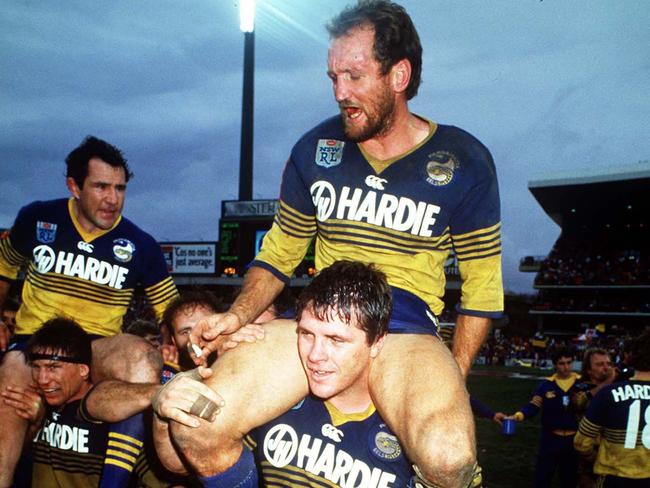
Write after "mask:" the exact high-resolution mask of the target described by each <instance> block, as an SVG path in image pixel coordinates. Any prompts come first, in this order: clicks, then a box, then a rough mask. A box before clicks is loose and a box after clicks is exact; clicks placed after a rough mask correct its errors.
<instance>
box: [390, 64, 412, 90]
mask: <svg viewBox="0 0 650 488" xmlns="http://www.w3.org/2000/svg"><path fill="white" fill-rule="evenodd" d="M390 81H391V85H392V87H393V90H394V91H395V92H397V93H402V92H404V91H406V89H407V88H408V86H409V83H410V81H411V63H410V62H409V60H408V59H402V60H401V61H398V62H397V63H395V64H394V65H393V67H392V68H391V69H390Z"/></svg>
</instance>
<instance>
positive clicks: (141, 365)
mask: <svg viewBox="0 0 650 488" xmlns="http://www.w3.org/2000/svg"><path fill="white" fill-rule="evenodd" d="M162 366H163V360H162V355H161V354H160V351H158V349H156V348H155V347H154V346H152V345H151V343H149V342H148V341H146V340H145V339H143V338H142V337H138V336H135V335H132V334H119V335H117V336H114V337H110V338H104V339H100V340H98V341H95V342H93V364H92V371H93V380H94V381H99V380H101V379H106V378H115V379H119V380H122V381H128V382H131V383H158V382H159V381H160V375H161V373H162Z"/></svg>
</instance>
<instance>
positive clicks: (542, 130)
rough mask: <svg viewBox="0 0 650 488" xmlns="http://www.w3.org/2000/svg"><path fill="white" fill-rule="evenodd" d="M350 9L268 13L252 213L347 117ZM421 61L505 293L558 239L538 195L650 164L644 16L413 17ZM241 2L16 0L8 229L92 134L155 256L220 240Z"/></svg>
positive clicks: (541, 7) (481, 2)
mask: <svg viewBox="0 0 650 488" xmlns="http://www.w3.org/2000/svg"><path fill="white" fill-rule="evenodd" d="M347 3H348V1H346V0H343V1H340V0H327V1H324V0H323V1H314V0H261V1H260V2H259V5H258V15H257V21H256V75H255V76H256V79H255V87H256V99H255V149H254V151H255V173H254V174H255V182H254V196H255V198H276V197H277V195H278V188H279V182H280V175H281V172H282V168H283V165H284V161H285V160H286V157H287V155H288V153H289V151H290V149H291V146H292V145H293V143H294V142H295V140H296V139H297V138H298V137H299V136H300V135H301V134H302V133H303V132H305V131H306V130H307V129H308V128H310V127H311V126H313V125H315V124H316V123H318V122H319V121H320V120H321V119H323V118H325V117H327V116H329V115H332V114H334V113H335V112H336V106H335V104H334V102H333V97H332V91H331V87H330V85H329V81H328V79H327V77H326V75H325V71H326V56H327V43H328V41H327V36H326V33H325V30H324V28H323V25H324V23H325V22H326V20H327V19H329V18H330V17H331V16H332V15H333V14H334V13H335V12H337V11H338V10H340V9H341V8H342V7H343V6H344V5H346V4H347ZM402 4H403V5H404V6H405V7H406V8H407V10H408V11H409V12H410V13H411V15H412V17H413V20H414V22H415V24H416V27H417V28H418V30H419V32H420V36H421V39H422V43H423V46H424V70H423V76H422V78H423V84H422V87H421V89H420V93H419V95H418V97H417V98H416V99H415V100H413V102H412V104H411V108H412V110H413V111H415V112H416V113H419V114H422V115H425V116H427V117H429V118H431V119H433V120H435V121H438V122H441V123H447V124H453V125H458V126H460V127H463V128H464V129H466V130H468V131H470V132H472V133H473V134H474V135H476V136H477V137H478V138H479V139H481V140H482V141H483V142H484V143H485V144H486V145H487V146H488V147H489V148H490V149H491V151H492V153H493V156H494V159H495V162H496V164H497V171H498V174H499V180H500V187H501V194H502V216H503V239H504V245H503V251H504V273H505V286H506V288H507V289H509V290H514V291H530V289H531V282H532V275H527V274H522V273H519V272H518V271H517V266H518V261H519V259H520V258H521V257H522V256H525V255H529V254H533V255H537V254H545V253H547V252H548V250H549V249H550V247H551V245H552V244H553V242H554V240H555V239H556V238H557V235H558V233H559V228H558V227H557V226H556V225H555V224H554V223H553V222H552V221H551V220H550V219H549V218H548V217H547V216H546V215H545V214H544V212H543V211H542V210H541V209H540V208H539V206H538V205H537V203H536V202H535V200H534V199H533V197H532V196H531V194H530V192H529V191H528V188H527V184H528V181H530V180H531V179H539V178H540V177H545V176H553V175H556V174H558V173H566V172H567V171H568V172H579V171H583V170H586V169H589V170H594V169H599V168H603V169H612V168H613V167H616V166H619V165H620V166H624V165H630V164H634V163H635V162H637V161H639V160H642V159H648V158H649V157H650V130H649V128H650V95H649V94H650V8H649V4H648V2H647V1H645V0H638V1H634V0H625V1H615V0H610V1H605V0H593V1H579V0H575V1H570V2H567V1H564V0H544V1H538V0H509V1H505V0H491V1H485V0H473V1H451V0H449V1H438V0H404V1H403V2H402ZM238 15H239V14H238V4H237V2H235V1H233V0H210V1H207V0H186V1H181V0H177V1H166V0H156V1H153V0H130V1H123V0H113V1H109V2H93V1H87V0H84V1H73V0H66V1H64V2H62V1H59V0H57V1H54V0H4V1H3V2H2V6H1V7H0V87H1V92H0V114H1V117H0V124H1V130H0V164H1V166H0V175H1V178H0V227H8V226H10V225H11V223H12V222H13V218H14V216H15V214H16V212H17V211H18V209H19V208H20V207H21V206H22V205H24V204H25V203H27V202H29V201H32V200H35V199H49V198H55V197H60V196H63V195H65V194H66V190H65V187H64V178H63V174H64V164H63V159H64V158H65V156H66V154H67V153H68V152H69V151H70V149H72V148H73V147H75V146H76V145H77V144H79V142H80V141H81V140H82V139H83V137H84V136H85V135H87V134H94V135H97V136H99V137H102V138H105V139H107V140H109V141H111V142H112V143H114V144H116V145H117V146H119V147H120V148H122V149H123V151H124V152H125V154H126V156H127V157H128V158H129V161H130V163H131V165H132V168H133V170H134V172H135V174H136V177H135V179H134V180H133V181H132V183H130V184H129V190H128V196H127V204H126V210H125V214H126V215H127V216H128V217H130V218H131V219H132V220H134V221H135V222H136V223H138V224H139V225H140V226H141V227H143V228H144V229H145V230H147V231H149V232H150V233H152V234H153V235H154V236H155V237H156V238H157V239H159V240H208V241H209V240H217V239H218V235H217V233H218V226H217V223H218V218H219V211H220V201H221V200H222V199H236V198H237V196H238V195H237V193H238V164H239V131H240V110H241V85H242V59H243V35H242V34H241V32H240V31H239V20H238Z"/></svg>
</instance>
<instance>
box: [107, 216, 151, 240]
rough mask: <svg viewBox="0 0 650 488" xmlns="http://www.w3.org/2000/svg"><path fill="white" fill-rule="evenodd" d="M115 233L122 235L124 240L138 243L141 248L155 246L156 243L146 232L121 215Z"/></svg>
mask: <svg viewBox="0 0 650 488" xmlns="http://www.w3.org/2000/svg"><path fill="white" fill-rule="evenodd" d="M115 231H116V233H119V234H120V235H123V238H124V239H129V240H132V241H134V242H137V243H139V244H140V245H142V246H147V247H149V246H157V245H158V242H157V241H156V239H154V237H153V236H152V235H151V234H149V233H148V232H147V231H145V230H143V229H142V228H140V227H139V226H138V225H136V224H135V223H134V222H133V221H132V220H130V219H128V218H126V217H125V216H124V215H122V219H121V221H120V223H119V224H118V226H117V227H116V228H115Z"/></svg>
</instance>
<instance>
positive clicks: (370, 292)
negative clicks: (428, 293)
mask: <svg viewBox="0 0 650 488" xmlns="http://www.w3.org/2000/svg"><path fill="white" fill-rule="evenodd" d="M392 309H393V298H392V295H391V290H390V287H389V286H388V283H387V282H386V276H385V275H384V273H382V272H381V271H377V270H376V269H374V267H373V266H372V265H366V264H363V263H359V262H354V261H337V262H335V263H334V264H332V265H331V266H329V267H328V268H325V269H323V270H322V271H321V272H320V273H319V274H318V275H317V276H316V277H315V278H314V279H313V280H312V282H311V283H310V284H309V285H307V286H306V287H305V288H304V289H303V290H302V292H301V293H300V296H299V297H298V304H297V310H296V312H297V319H298V321H299V322H300V318H301V316H302V313H303V312H304V311H305V310H308V311H310V312H311V313H313V314H314V316H315V317H316V318H317V319H319V320H323V321H324V320H330V319H331V318H332V317H333V316H335V317H338V318H341V319H344V320H345V323H347V324H350V323H351V322H352V319H353V318H354V319H356V322H357V325H358V327H359V328H360V329H362V330H363V331H364V332H365V333H366V338H367V340H368V344H373V343H374V342H375V340H376V339H377V338H379V337H381V336H383V335H385V334H386V333H387V332H388V320H389V319H390V314H391V312H392Z"/></svg>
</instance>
